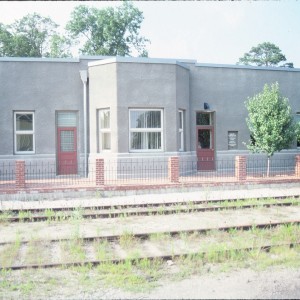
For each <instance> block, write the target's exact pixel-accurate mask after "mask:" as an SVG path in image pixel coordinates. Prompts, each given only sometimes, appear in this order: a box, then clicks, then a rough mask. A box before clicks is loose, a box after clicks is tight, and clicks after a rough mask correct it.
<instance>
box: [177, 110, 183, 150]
mask: <svg viewBox="0 0 300 300" xmlns="http://www.w3.org/2000/svg"><path fill="white" fill-rule="evenodd" d="M180 115H181V118H180ZM180 119H181V123H180ZM178 123H179V126H178V132H179V136H180V137H179V149H178V150H179V151H181V152H183V151H184V111H183V110H182V109H180V110H178Z"/></svg>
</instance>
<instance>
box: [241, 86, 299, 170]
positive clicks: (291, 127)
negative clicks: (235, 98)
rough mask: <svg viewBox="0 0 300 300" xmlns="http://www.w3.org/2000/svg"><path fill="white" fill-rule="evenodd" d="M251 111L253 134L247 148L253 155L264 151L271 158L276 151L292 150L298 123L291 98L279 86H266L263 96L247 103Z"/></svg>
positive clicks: (249, 121) (249, 126)
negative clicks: (291, 104)
mask: <svg viewBox="0 0 300 300" xmlns="http://www.w3.org/2000/svg"><path fill="white" fill-rule="evenodd" d="M245 105H246V108H247V110H248V118H247V119H246V122H247V125H248V128H249V130H250V134H251V141H250V142H249V144H248V145H247V147H248V149H249V150H251V151H252V152H263V153H266V154H267V157H268V170H267V175H268V176H269V170H270V158H271V156H273V154H274V153H275V152H276V151H281V150H283V149H286V148H289V147H290V145H291V143H292V142H293V141H294V140H295V131H296V124H295V122H294V118H293V116H292V113H291V108H290V106H289V102H288V99H287V98H284V97H283V96H282V95H281V94H280V91H279V85H278V83H274V84H271V85H270V86H269V85H267V84H266V85H265V86H264V89H263V91H262V92H261V93H259V94H257V95H255V96H254V97H252V98H248V100H247V101H246V102H245Z"/></svg>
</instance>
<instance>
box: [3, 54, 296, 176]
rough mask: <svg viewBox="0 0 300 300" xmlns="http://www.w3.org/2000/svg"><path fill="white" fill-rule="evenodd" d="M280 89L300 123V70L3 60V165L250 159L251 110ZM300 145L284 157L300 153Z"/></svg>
mask: <svg viewBox="0 0 300 300" xmlns="http://www.w3.org/2000/svg"><path fill="white" fill-rule="evenodd" d="M276 81H277V82H278V83H279V85H280V90H281V92H282V94H283V95H284V96H285V97H287V98H288V99H289V101H290V105H291V108H292V111H293V114H294V116H295V118H298V119H299V118H300V69H288V68H262V67H247V66H236V65H213V64H198V63H197V62H196V61H194V60H173V59H151V58H127V57H81V58H79V59H34V58H0V82H1V88H0V108H1V109H0V114H1V118H0V138H1V141H2V143H1V148H0V159H5V160H7V161H9V160H12V161H14V160H16V159H25V160H42V161H51V162H55V164H56V172H57V174H67V173H77V172H78V171H79V168H80V165H81V163H84V162H85V163H87V161H88V160H90V161H92V160H94V159H95V158H97V157H104V158H110V159H112V158H113V159H117V160H118V159H120V160H122V159H128V158H130V157H135V158H136V157H143V158H148V157H149V158H151V157H162V158H168V157H169V156H173V155H178V156H181V157H182V158H183V159H184V158H186V157H189V158H193V159H195V160H196V159H198V169H200V170H211V169H214V168H215V160H216V158H218V159H221V158H224V157H232V156H235V155H237V154H241V153H242V154H248V151H247V150H246V146H245V144H244V143H245V142H247V141H248V140H249V138H250V135H249V130H248V128H247V125H246V122H245V119H246V116H247V111H246V108H245V104H244V102H245V101H246V100H247V97H251V96H253V95H254V94H256V93H259V92H260V91H261V90H262V89H263V86H264V84H265V83H274V82H276ZM297 146H298V147H297ZM299 146H300V145H297V143H296V141H295V143H294V144H293V145H292V147H291V149H287V150H285V151H282V152H281V153H280V154H278V155H285V156H286V155H290V154H292V155H294V154H295V153H297V152H299Z"/></svg>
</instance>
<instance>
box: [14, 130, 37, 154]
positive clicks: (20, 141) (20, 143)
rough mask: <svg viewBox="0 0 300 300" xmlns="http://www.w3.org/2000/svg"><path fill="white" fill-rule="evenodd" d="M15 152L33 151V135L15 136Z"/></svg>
mask: <svg viewBox="0 0 300 300" xmlns="http://www.w3.org/2000/svg"><path fill="white" fill-rule="evenodd" d="M16 138H17V151H33V135H32V134H17V136H16Z"/></svg>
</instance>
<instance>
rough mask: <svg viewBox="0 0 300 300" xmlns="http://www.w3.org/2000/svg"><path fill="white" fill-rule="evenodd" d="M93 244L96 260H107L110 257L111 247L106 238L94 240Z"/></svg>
mask: <svg viewBox="0 0 300 300" xmlns="http://www.w3.org/2000/svg"><path fill="white" fill-rule="evenodd" d="M93 246H94V249H95V253H96V258H97V259H98V260H107V259H111V258H112V249H111V246H110V244H109V242H108V241H107V240H99V241H94V243H93Z"/></svg>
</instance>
